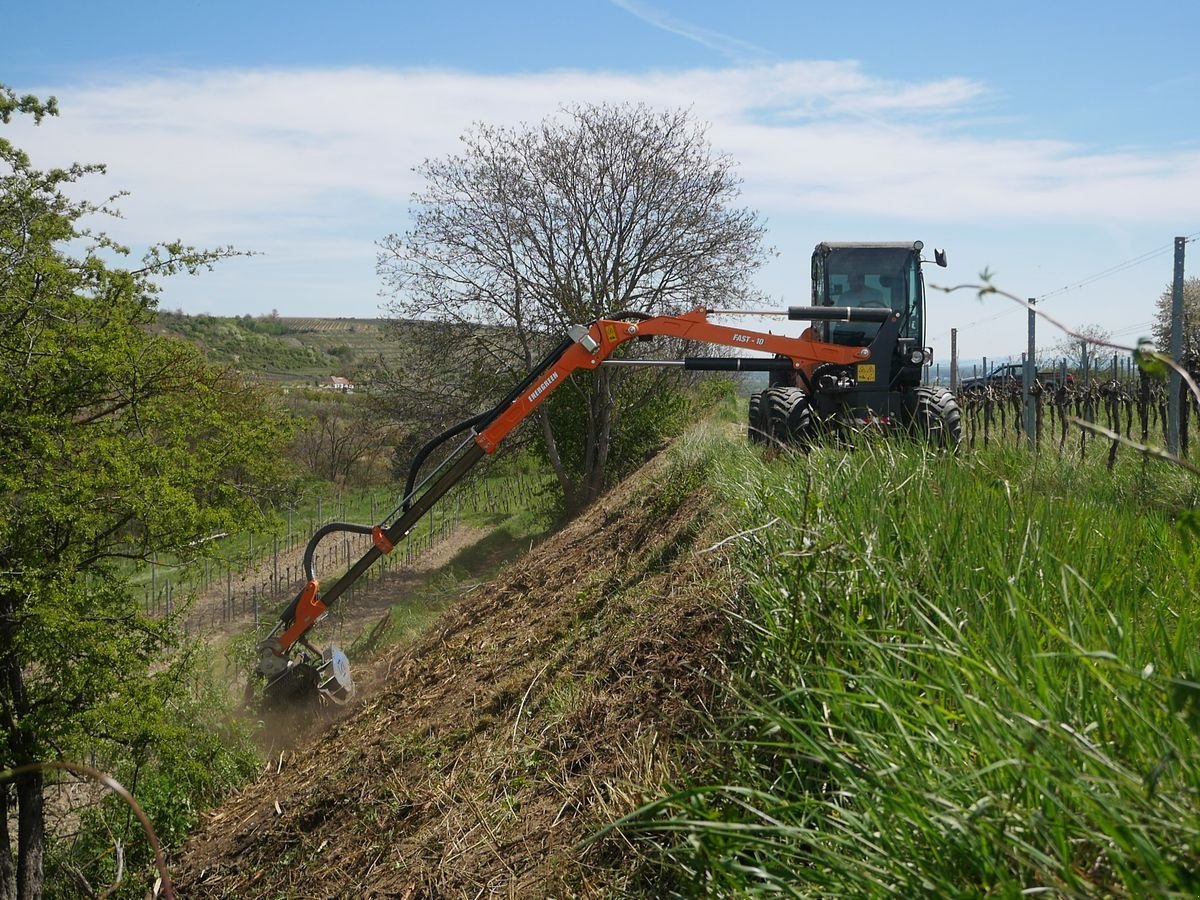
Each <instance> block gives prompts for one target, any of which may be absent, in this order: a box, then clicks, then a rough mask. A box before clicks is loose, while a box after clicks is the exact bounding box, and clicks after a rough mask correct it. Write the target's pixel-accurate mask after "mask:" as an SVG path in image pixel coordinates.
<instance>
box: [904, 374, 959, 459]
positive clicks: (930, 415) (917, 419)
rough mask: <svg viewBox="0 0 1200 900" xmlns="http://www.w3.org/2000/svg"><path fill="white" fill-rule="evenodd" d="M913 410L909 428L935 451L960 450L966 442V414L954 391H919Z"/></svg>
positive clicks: (924, 388) (916, 393)
mask: <svg viewBox="0 0 1200 900" xmlns="http://www.w3.org/2000/svg"><path fill="white" fill-rule="evenodd" d="M911 410H912V411H911V419H910V421H909V427H910V428H911V429H912V431H913V433H914V435H915V436H916V437H917V438H919V439H921V440H923V441H925V442H927V443H928V444H929V445H931V446H934V447H941V448H944V449H947V450H957V449H958V445H959V444H960V443H961V442H962V414H961V412H960V411H959V408H958V401H957V400H956V399H955V397H954V395H953V394H952V393H950V391H948V390H946V389H945V388H938V387H919V388H917V389H916V390H915V391H913V402H912V407H911Z"/></svg>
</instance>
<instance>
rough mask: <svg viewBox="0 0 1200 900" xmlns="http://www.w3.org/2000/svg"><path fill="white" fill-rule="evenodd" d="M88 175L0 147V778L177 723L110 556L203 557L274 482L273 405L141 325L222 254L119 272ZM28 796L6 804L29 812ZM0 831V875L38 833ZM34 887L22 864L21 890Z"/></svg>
mask: <svg viewBox="0 0 1200 900" xmlns="http://www.w3.org/2000/svg"><path fill="white" fill-rule="evenodd" d="M5 97H6V98H7V99H6V100H5V103H7V104H9V105H8V107H6V109H7V110H8V111H11V110H12V109H13V108H19V109H23V110H28V109H29V108H30V107H29V104H27V103H24V102H23V101H22V102H19V103H18V102H16V101H14V100H13V98H12V97H11V95H8V94H6V95H5ZM46 111H49V107H48V106H47V108H46ZM5 117H6V116H5ZM96 170H97V167H93V166H78V165H76V166H72V167H70V168H68V169H54V170H50V171H46V172H43V171H39V170H37V169H35V168H34V167H33V166H32V165H31V163H30V160H29V158H28V157H27V156H26V154H24V153H22V152H21V151H19V150H17V149H16V148H14V147H12V145H11V144H10V143H8V142H7V141H4V140H0V258H2V259H3V260H4V265H3V266H2V267H0V767H3V768H7V767H13V766H18V765H21V764H24V763H30V762H36V761H39V760H41V759H45V758H53V757H66V758H70V757H72V756H81V755H87V754H89V753H90V752H91V751H93V750H97V749H103V750H106V752H107V753H108V755H110V756H113V757H114V758H116V757H120V756H121V755H122V754H125V753H128V754H131V755H132V756H133V757H137V758H148V756H149V754H151V753H152V752H155V748H156V747H157V746H158V744H159V743H160V740H159V736H160V735H161V734H162V733H163V732H162V728H163V727H164V723H169V722H170V721H172V720H173V719H172V717H173V716H174V715H175V714H176V713H175V712H174V711H173V710H172V709H171V707H170V705H169V703H168V702H167V701H166V700H164V696H172V695H171V694H169V693H168V694H164V682H163V678H164V673H165V672H169V671H173V669H172V667H170V666H168V667H167V668H166V669H163V668H162V667H163V666H164V653H165V652H166V651H169V650H170V649H171V648H172V644H173V641H174V638H173V632H172V625H171V623H170V622H164V621H159V620H152V619H149V618H148V617H146V616H145V615H143V614H142V613H141V612H140V610H139V609H138V605H137V603H136V602H135V601H134V600H133V598H132V596H131V594H130V591H129V590H128V589H127V585H126V583H125V582H124V580H123V579H122V577H121V576H120V572H119V569H118V566H117V563H118V562H119V561H122V560H128V559H134V560H146V559H149V558H150V557H151V556H152V555H154V554H156V553H165V554H171V555H172V556H174V558H176V559H179V560H183V561H186V560H188V559H192V558H195V557H196V556H197V555H198V554H199V553H200V552H202V550H203V549H204V546H205V544H204V542H203V541H202V539H203V538H204V537H206V536H207V535H209V534H212V533H214V532H219V531H233V530H236V529H238V528H241V527H244V526H246V525H248V524H253V523H254V522H255V521H258V520H260V519H261V515H262V510H263V509H264V507H266V506H267V505H269V504H270V503H271V502H272V500H273V499H274V497H275V496H276V495H277V494H276V492H277V491H278V489H279V487H280V486H281V484H282V471H281V468H280V465H279V463H278V453H277V448H278V446H279V443H280V441H281V440H283V439H284V438H285V436H286V433H287V429H286V423H285V419H286V417H285V416H284V415H283V413H282V412H281V411H280V410H279V409H277V408H276V407H275V406H274V404H273V403H272V402H271V401H270V400H269V399H268V398H266V397H264V396H263V395H261V394H260V393H258V392H256V391H254V390H251V389H249V388H247V387H246V386H245V385H243V384H241V383H239V382H238V381H237V380H236V379H235V378H234V377H232V376H231V375H230V374H228V373H227V372H222V371H219V370H214V369H212V368H210V367H209V366H208V365H207V364H206V363H205V362H204V360H203V359H202V358H201V356H200V354H199V352H198V351H197V350H196V349H194V348H193V347H191V346H189V345H187V344H185V343H183V342H181V341H178V340H173V339H168V338H164V337H161V336H159V335H156V334H154V333H152V331H151V330H150V328H149V326H150V324H151V322H152V320H153V317H154V308H155V296H156V294H157V292H158V286H157V283H156V281H155V279H156V278H157V277H159V276H162V275H168V274H174V273H179V272H187V273H194V272H197V271H201V270H203V269H205V268H208V267H210V266H211V265H213V264H214V263H215V262H217V261H219V260H220V259H222V258H223V257H226V256H229V255H231V254H232V253H233V251H231V250H228V249H225V250H216V251H201V250H196V249H193V248H189V247H185V246H183V245H181V244H179V243H168V244H162V245H157V246H154V247H151V248H150V250H149V251H147V253H146V255H145V256H144V257H143V259H142V261H141V263H140V265H138V266H136V267H132V268H122V267H119V266H117V265H115V264H114V260H121V259H122V258H123V257H125V256H127V255H128V251H127V250H126V249H125V248H122V247H120V246H119V245H117V244H116V243H115V242H113V241H112V240H110V239H108V238H107V237H105V236H104V235H103V234H100V233H96V232H93V231H91V230H89V229H88V228H87V227H85V226H86V221H87V220H89V219H90V218H91V217H92V216H94V215H95V214H97V213H100V212H102V211H103V210H102V209H101V208H100V207H97V206H95V205H92V204H89V203H85V202H76V201H73V200H71V199H70V197H69V196H68V194H67V192H68V191H69V190H70V189H71V188H72V186H73V185H74V183H75V182H76V181H78V180H79V179H80V178H81V177H83V176H84V175H86V174H88V173H89V172H93V171H96ZM133 711H136V715H133V714H132V713H133ZM98 744H99V745H103V746H102V747H99V748H98V747H97V745H98ZM39 786H40V776H39V777H38V778H35V779H33V780H31V781H30V782H28V783H27V786H26V787H23V788H19V789H18V793H17V796H18V798H19V803H20V804H21V807H22V815H28V816H30V817H32V819H34V820H36V819H40V818H41V815H42V811H41V805H40V804H41V800H40V789H39ZM0 790H3V791H4V792H5V799H6V800H8V801H11V796H12V795H11V794H10V793H9V792H11V791H12V790H13V788H12V787H11V786H5V787H4V788H2V789H0ZM6 807H7V804H6ZM7 808H11V807H7ZM8 828H9V822H8V820H7V817H3V819H2V820H0V829H2V830H3V834H0V838H3V840H0V847H3V848H5V849H4V851H3V853H4V859H0V869H3V868H4V867H5V865H6V864H7V863H8V862H9V860H8V848H9V847H10V846H11V845H12V844H18V845H19V846H18V848H17V849H18V853H19V858H20V859H21V860H22V861H24V860H26V859H28V858H29V854H34V855H35V856H36V852H37V850H38V848H37V846H35V845H37V844H38V843H39V842H40V837H39V835H38V834H37V833H36V832H34V831H24V830H23V831H22V833H21V834H20V836H19V840H18V841H13V842H12V844H10V840H9V839H10V836H9V835H8ZM38 876H39V873H38V871H36V866H34V867H33V868H30V869H29V870H28V871H24V870H23V875H22V879H23V880H24V881H25V887H26V888H29V886H30V885H33V884H34V883H35V882H36V880H37V879H38ZM30 889H32V888H30Z"/></svg>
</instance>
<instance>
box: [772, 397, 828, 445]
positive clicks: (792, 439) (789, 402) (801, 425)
mask: <svg viewBox="0 0 1200 900" xmlns="http://www.w3.org/2000/svg"><path fill="white" fill-rule="evenodd" d="M764 399H765V401H766V404H767V420H768V423H769V427H768V432H769V434H770V435H771V437H772V438H774V439H775V440H776V441H779V442H780V443H783V444H793V445H798V446H801V447H807V446H808V445H809V444H811V443H812V441H813V438H814V437H816V431H817V429H816V422H815V421H814V420H813V413H812V407H811V406H810V405H809V402H808V394H806V393H805V392H804V391H803V390H802V389H800V388H795V387H777V388H771V389H770V390H768V391H766V397H765V398H764Z"/></svg>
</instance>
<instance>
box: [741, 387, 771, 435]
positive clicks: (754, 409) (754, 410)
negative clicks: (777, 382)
mask: <svg viewBox="0 0 1200 900" xmlns="http://www.w3.org/2000/svg"><path fill="white" fill-rule="evenodd" d="M765 393H766V391H757V392H755V393H753V394H751V395H750V422H749V425H748V426H747V427H746V436H747V437H748V438H750V443H752V444H761V443H763V442H765V441H766V439H767V423H766V421H765V419H764V418H763V414H762V413H763V394H765Z"/></svg>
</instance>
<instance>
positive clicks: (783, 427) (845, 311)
mask: <svg viewBox="0 0 1200 900" xmlns="http://www.w3.org/2000/svg"><path fill="white" fill-rule="evenodd" d="M923 247H924V245H923V244H922V243H921V242H920V241H912V242H903V243H833V242H823V243H820V244H817V246H816V249H815V250H814V251H813V255H812V306H811V307H807V308H805V307H793V308H792V309H791V310H789V318H798V317H799V315H798V314H796V313H797V311H800V313H799V314H802V315H805V316H807V317H808V319H809V321H810V322H811V324H810V326H809V327H808V328H807V329H806V330H805V331H804V332H803V334H802V335H801V337H802V338H808V339H810V340H816V341H819V342H821V343H823V344H831V345H837V346H840V347H861V348H870V353H869V358H867V359H864V360H863V361H862V362H854V363H851V364H848V365H847V364H838V363H831V362H819V361H812V360H810V361H805V362H803V363H802V364H801V365H799V366H796V367H792V368H787V367H781V368H779V369H776V370H774V371H772V372H770V373H769V375H768V383H767V389H766V390H763V391H759V392H756V393H754V394H753V395H752V396H751V397H750V408H749V435H750V438H751V439H752V440H755V441H762V442H776V443H783V444H792V445H799V446H800V447H807V446H809V445H810V444H811V443H812V442H813V441H814V440H816V439H817V437H818V436H819V435H821V434H822V433H827V432H833V433H838V434H845V433H846V432H848V431H852V430H861V429H864V428H879V429H882V430H887V431H892V430H904V431H907V432H910V433H912V434H915V435H917V436H919V437H921V438H923V439H925V440H927V441H929V442H930V443H932V444H935V445H937V446H941V447H947V448H956V447H957V446H958V443H959V441H960V439H961V424H960V414H959V409H958V403H957V401H956V400H955V398H954V395H953V394H952V393H951V392H950V391H949V390H947V389H945V388H941V387H927V386H925V385H924V384H923V381H924V379H923V374H924V371H925V368H926V367H927V366H928V365H929V364H930V362H931V361H932V353H933V351H932V350H931V349H930V348H929V347H927V346H926V345H925V282H924V276H923V275H922V272H921V264H922V262H923V260H922V259H921V250H922V248H923ZM934 261H935V262H936V264H937V265H939V266H945V265H946V255H945V253H944V252H943V251H941V250H938V251H935V253H934Z"/></svg>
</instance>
